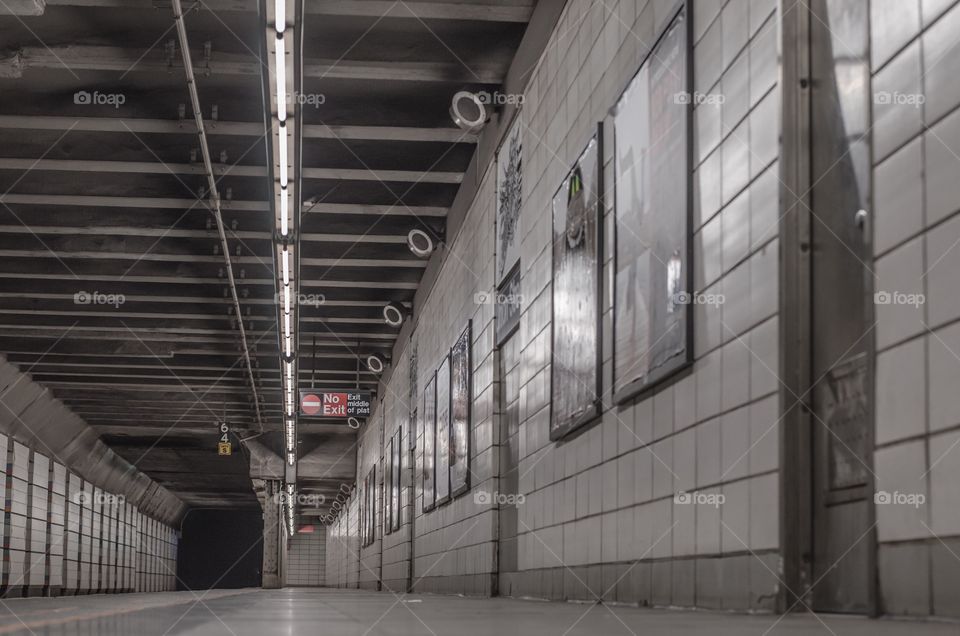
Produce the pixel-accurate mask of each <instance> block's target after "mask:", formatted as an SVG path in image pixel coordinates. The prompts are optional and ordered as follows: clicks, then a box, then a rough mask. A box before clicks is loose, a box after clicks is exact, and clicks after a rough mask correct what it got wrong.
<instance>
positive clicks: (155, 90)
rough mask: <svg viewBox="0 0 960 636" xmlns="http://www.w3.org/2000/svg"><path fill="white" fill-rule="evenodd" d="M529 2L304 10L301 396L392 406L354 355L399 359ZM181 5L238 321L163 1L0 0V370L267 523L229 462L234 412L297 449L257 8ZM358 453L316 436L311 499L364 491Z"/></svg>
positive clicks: (359, 2) (129, 452) (308, 448)
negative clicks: (225, 448)
mask: <svg viewBox="0 0 960 636" xmlns="http://www.w3.org/2000/svg"><path fill="white" fill-rule="evenodd" d="M533 3H534V0H486V1H474V2H463V1H462V0H443V1H442V2H441V1H439V0H438V1H429V2H421V1H416V2H415V1H409V2H402V1H398V2H393V1H380V0H307V1H306V7H307V10H306V14H305V15H304V16H303V18H302V20H303V30H304V47H303V49H304V50H303V57H304V60H303V65H302V75H303V79H302V89H301V94H302V97H301V100H302V101H303V102H304V103H303V104H302V108H301V113H302V119H303V124H304V128H303V145H302V169H301V174H302V179H303V180H302V194H303V199H304V202H303V206H302V208H301V221H300V235H299V250H300V293H301V304H300V316H299V334H300V346H299V354H300V363H299V370H300V371H299V372H300V376H299V382H300V385H301V386H311V385H315V386H317V387H355V386H358V383H359V386H360V387H362V388H368V389H371V390H374V391H375V390H376V376H375V375H374V374H372V373H370V372H369V371H368V370H366V369H365V368H364V367H363V366H361V365H359V364H358V356H361V357H365V356H366V355H367V354H369V353H377V354H378V355H380V356H381V357H382V358H384V359H386V360H389V355H390V351H391V349H392V346H393V343H394V342H395V340H396V337H397V334H398V330H397V329H394V328H390V327H388V326H387V325H386V324H385V323H384V321H383V315H382V308H383V305H384V304H386V303H388V302H390V301H394V302H400V303H405V304H407V305H408V306H409V304H410V303H412V301H413V298H414V293H415V291H416V289H417V285H418V283H419V281H420V279H421V276H422V275H423V272H424V269H425V267H426V261H424V260H421V259H418V258H416V257H415V256H414V255H413V254H412V253H411V252H410V250H409V249H408V247H407V245H406V236H407V233H408V232H409V231H410V230H411V229H413V228H420V229H422V230H424V231H427V232H428V233H429V234H431V235H432V236H433V237H434V239H435V240H436V241H439V240H442V239H443V236H444V231H445V216H446V213H447V210H448V209H449V207H450V206H451V204H452V203H453V201H454V197H455V196H456V194H457V191H458V189H459V187H460V182H461V180H462V178H463V173H464V171H465V170H466V168H467V166H468V164H469V163H470V160H471V158H472V157H473V153H474V151H475V147H476V139H475V138H474V137H472V136H470V135H467V134H465V133H463V132H462V131H460V130H459V129H456V128H452V127H451V126H452V123H451V120H450V116H449V114H448V108H449V104H450V99H451V97H452V95H453V94H454V93H455V92H457V91H459V90H463V89H469V90H480V89H483V90H493V89H494V88H496V87H497V86H498V85H500V84H501V83H502V81H503V79H504V77H505V75H506V72H507V69H508V68H509V65H510V63H511V61H512V59H513V57H514V55H515V54H516V51H517V48H518V46H519V44H520V41H521V38H522V37H523V34H524V31H525V28H526V26H527V21H528V20H529V18H530V16H531V14H532V11H533V6H532V5H533ZM44 5H45V6H44ZM183 8H184V11H185V13H186V17H185V23H186V27H187V33H188V38H189V42H190V48H191V51H190V52H191V56H192V60H193V67H194V72H195V75H196V81H197V91H198V97H199V102H200V105H201V110H202V115H203V119H204V124H205V128H206V131H207V138H208V142H209V146H210V152H211V155H212V158H213V162H214V171H215V173H216V179H217V187H218V190H219V195H220V197H221V199H222V200H223V201H222V206H221V208H222V216H223V222H224V226H225V230H226V238H227V245H228V248H229V252H230V257H231V262H232V270H233V276H234V278H235V280H236V288H237V295H238V300H239V306H240V313H241V314H242V323H238V321H237V316H236V310H235V304H234V302H233V298H232V296H231V293H230V289H229V282H228V276H227V272H226V270H225V267H226V266H225V259H224V255H223V249H222V247H221V246H222V243H221V240H220V237H219V234H218V231H217V225H216V222H215V220H214V217H213V215H212V214H211V206H210V205H209V202H208V198H207V194H208V193H209V192H208V190H207V184H208V182H207V178H206V173H205V170H204V164H203V162H202V157H201V156H200V155H201V153H200V150H199V142H198V136H197V128H196V125H195V123H194V119H193V113H192V110H191V100H190V96H189V93H188V87H187V83H186V78H185V73H184V69H183V63H182V58H181V52H180V49H179V43H178V40H177V32H176V29H175V23H174V18H173V13H172V9H171V5H170V2H169V1H167V2H164V1H163V0H46V2H45V3H44V2H43V0H0V193H2V194H0V353H2V354H3V355H5V356H6V357H7V358H8V359H9V361H10V362H12V363H14V364H16V365H17V366H18V367H19V368H20V369H21V370H23V371H28V372H29V373H30V374H31V375H32V377H33V378H34V380H36V381H37V382H39V383H40V384H42V385H44V386H46V387H49V388H50V389H51V390H52V391H53V393H54V394H55V395H56V396H57V397H58V398H60V399H61V400H62V401H63V402H64V403H65V404H66V405H67V406H68V407H69V408H70V409H72V410H73V411H74V412H75V413H76V414H78V415H79V416H80V417H82V418H83V419H84V420H85V421H86V422H87V423H88V424H90V425H91V426H93V427H94V428H95V430H97V431H98V432H99V433H100V435H101V438H102V439H103V441H104V442H106V443H107V444H108V445H109V446H110V447H111V448H113V449H114V450H115V451H117V452H118V453H119V454H121V455H122V456H123V457H124V458H126V459H127V460H128V461H131V462H133V463H135V464H136V465H137V466H138V467H139V468H140V469H141V470H143V471H144V472H146V473H147V474H148V475H149V476H150V477H152V478H153V479H155V480H156V481H158V482H159V483H160V484H162V485H164V486H166V487H167V488H169V489H170V490H171V491H173V492H174V493H175V494H177V495H178V496H179V497H180V498H181V499H182V500H183V501H184V502H185V503H187V504H188V505H191V506H227V505H229V506H246V505H256V499H255V495H254V492H253V490H252V488H251V482H250V466H249V462H248V460H249V452H248V450H247V449H246V448H245V447H238V448H237V451H236V452H235V453H234V454H233V455H232V456H230V457H219V456H217V454H216V443H217V440H218V437H219V434H218V431H217V422H218V421H219V420H221V419H224V418H225V419H226V421H227V422H228V423H229V425H230V426H231V428H232V430H233V432H234V433H236V434H237V437H244V438H245V437H250V436H256V439H257V441H258V443H260V444H262V445H263V447H265V448H267V449H270V450H272V451H273V452H275V453H277V454H281V453H282V449H283V440H282V421H281V390H280V370H279V350H278V337H277V309H276V305H275V300H274V299H275V283H274V278H275V268H274V264H273V257H272V238H273V237H272V232H273V227H274V222H273V215H272V214H271V212H270V203H269V201H270V199H271V197H272V194H271V193H272V181H271V180H270V178H269V177H268V171H267V170H266V165H267V145H266V143H265V139H264V131H265V123H264V122H265V117H264V97H263V88H262V87H263V79H262V76H261V73H262V72H265V70H264V66H263V65H262V64H261V63H260V62H259V58H260V51H261V40H262V39H263V37H264V24H263V23H262V19H261V18H260V17H259V16H260V11H261V10H262V9H260V8H259V7H258V4H257V2H256V1H254V0H202V1H200V2H192V1H190V0H185V1H184V2H183ZM88 97H89V99H88ZM88 102H89V103H88ZM304 300H306V301H308V302H304ZM310 300H316V301H318V302H315V303H313V304H311V303H310V302H309V301H310ZM241 324H242V327H243V335H245V337H246V340H247V343H248V347H249V353H250V361H251V362H250V368H249V369H248V368H247V363H246V360H245V357H244V356H243V341H242V339H241V330H240V326H241ZM251 377H252V379H253V384H254V385H255V386H254V387H253V388H251V386H250V384H251ZM255 395H256V396H257V398H258V399H257V400H254V396H255ZM258 410H259V414H258ZM355 434H356V433H355V431H354V430H353V429H350V428H349V427H347V426H344V425H343V424H342V423H340V422H333V421H323V420H305V419H302V418H301V420H300V425H299V439H300V445H301V446H300V455H301V456H302V457H303V456H308V455H309V456H311V459H312V462H311V464H310V465H312V466H318V467H321V468H318V469H317V470H316V471H314V472H311V471H310V470H304V469H303V468H304V467H302V468H301V470H300V482H301V489H302V490H304V491H307V492H324V493H328V494H332V493H335V492H336V490H337V488H338V487H339V484H340V483H341V482H350V481H352V479H353V477H354V461H355V458H354V457H353V455H352V453H351V452H350V451H351V449H352V447H353V441H354V439H355Z"/></svg>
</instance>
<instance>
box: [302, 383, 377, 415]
mask: <svg viewBox="0 0 960 636" xmlns="http://www.w3.org/2000/svg"><path fill="white" fill-rule="evenodd" d="M300 415H302V416H304V417H343V418H346V417H367V416H368V415H370V392H369V391H335V390H328V389H300Z"/></svg>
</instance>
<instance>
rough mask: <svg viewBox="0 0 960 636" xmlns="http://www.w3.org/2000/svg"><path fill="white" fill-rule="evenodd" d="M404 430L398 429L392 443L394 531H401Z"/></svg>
mask: <svg viewBox="0 0 960 636" xmlns="http://www.w3.org/2000/svg"><path fill="white" fill-rule="evenodd" d="M401 431H402V429H397V432H396V433H394V434H393V441H392V442H391V444H390V445H391V454H390V456H391V457H392V460H391V466H390V528H391V530H392V531H396V530H399V529H400V480H401V474H402V473H401V471H400V467H401V465H402V461H403V460H402V457H403V454H402V452H401V449H402V446H401V444H402V443H403V437H402V436H401Z"/></svg>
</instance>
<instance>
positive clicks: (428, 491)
mask: <svg viewBox="0 0 960 636" xmlns="http://www.w3.org/2000/svg"><path fill="white" fill-rule="evenodd" d="M436 386H437V384H436V377H435V376H432V375H431V376H430V379H429V380H427V386H426V387H425V388H424V389H423V402H422V403H421V404H420V408H419V413H420V421H421V427H422V429H423V459H422V460H421V462H422V465H421V471H422V475H421V480H420V482H421V490H422V496H423V504H422V505H423V511H424V512H427V511H428V510H430V509H431V508H433V505H434V502H435V501H436V489H435V488H434V483H435V481H436V480H435V478H434V477H435V474H436V473H435V471H436V464H435V462H436V454H435V448H436V443H437V410H436V409H437V390H436Z"/></svg>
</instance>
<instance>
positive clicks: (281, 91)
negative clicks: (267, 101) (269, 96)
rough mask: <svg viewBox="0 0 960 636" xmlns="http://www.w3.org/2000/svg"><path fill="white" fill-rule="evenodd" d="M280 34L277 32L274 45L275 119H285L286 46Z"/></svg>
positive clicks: (282, 120)
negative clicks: (275, 45)
mask: <svg viewBox="0 0 960 636" xmlns="http://www.w3.org/2000/svg"><path fill="white" fill-rule="evenodd" d="M284 42H285V40H284V39H283V35H282V34H277V47H276V64H275V68H276V69H277V70H276V74H277V77H276V86H275V89H276V91H277V119H279V120H280V121H281V122H285V121H287V64H286V53H287V47H286V44H285V43H284Z"/></svg>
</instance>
